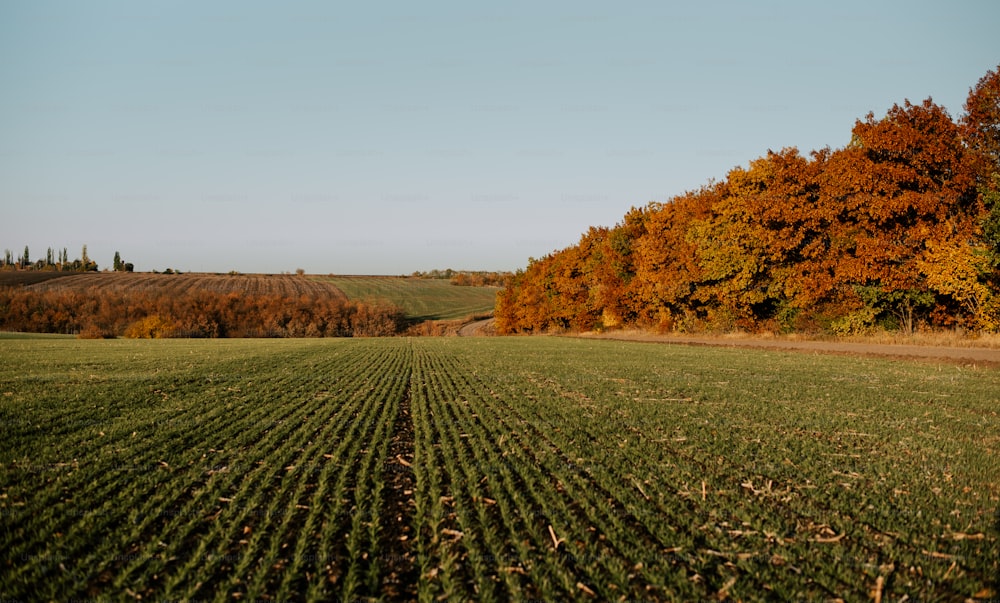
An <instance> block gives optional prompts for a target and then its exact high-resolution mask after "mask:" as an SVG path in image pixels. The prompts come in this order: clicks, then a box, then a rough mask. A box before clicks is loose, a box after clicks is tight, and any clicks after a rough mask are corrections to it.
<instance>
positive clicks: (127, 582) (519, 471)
mask: <svg viewBox="0 0 1000 603" xmlns="http://www.w3.org/2000/svg"><path fill="white" fill-rule="evenodd" d="M998 392H1000V371H998V370H995V369H974V368H968V367H960V366H953V365H933V364H930V363H915V362H904V361H892V360H882V359H871V358H854V357H845V356H826V355H806V354H795V353H780V352H764V351H750V350H739V349H722V348H707V347H686V346H675V345H651V344H641V343H628V342H614V341H587V340H580V339H563V338H546V337H534V338H414V339H405V338H391V339H325V340H211V341H205V340H199V341H196V340H146V341H135V340H112V341H90V340H68V339H37V340H18V339H0V435H2V440H3V442H4V443H3V446H2V447H0V463H2V470H0V551H2V553H0V555H2V557H0V599H2V600H32V601H34V600H49V599H52V600H69V599H73V598H77V599H86V598H95V599H105V598H107V599H112V600H124V599H134V598H136V597H142V598H143V599H146V600H155V601H166V600H214V601H238V600H243V601H248V600H262V599H265V598H273V599H274V600H283V601H289V600H355V599H366V598H383V599H388V600H392V599H411V598H418V599H420V600H422V601H432V600H469V599H479V600H507V599H514V600H525V599H539V600H567V599H584V600H585V599H594V600H685V601H687V600H707V599H713V598H715V599H726V598H731V599H734V600H739V599H742V600H758V599H768V600H773V599H778V600H828V599H835V598H844V599H846V600H871V599H877V598H881V600H883V601H889V600H893V601H896V600H901V599H902V598H903V597H904V595H906V596H908V598H909V600H921V601H923V600H964V599H966V598H969V597H980V598H987V597H996V596H997V592H998V591H997V585H996V584H995V583H994V582H992V581H993V580H995V577H996V576H997V575H998V571H1000V567H998V563H1000V561H998V560H1000V540H998V536H1000V534H998V525H997V522H998V521H1000V516H998V514H997V509H998V507H1000V417H998V415H997V412H998V407H997V395H998ZM876 595H877V596H876Z"/></svg>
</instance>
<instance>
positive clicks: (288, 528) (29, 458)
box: [0, 346, 408, 600]
mask: <svg viewBox="0 0 1000 603" xmlns="http://www.w3.org/2000/svg"><path fill="white" fill-rule="evenodd" d="M275 359H276V358H269V359H261V358H250V359H242V360H241V359H234V360H232V361H222V362H220V361H209V360H207V359H203V360H205V361H207V362H208V364H207V368H208V369H209V370H208V371H207V372H202V369H203V368H205V365H202V366H196V367H192V368H191V369H190V370H185V371H181V372H179V373H177V372H175V373H172V374H171V375H170V376H169V377H168V378H166V379H155V380H151V381H152V383H148V382H146V383H144V382H142V381H140V382H139V383H135V382H134V381H132V380H125V381H124V382H120V383H119V382H116V380H115V379H110V380H108V381H105V382H103V383H100V384H96V385H88V384H87V383H86V382H83V383H81V382H79V381H77V380H75V379H71V380H70V381H72V382H74V383H75V384H76V385H78V386H80V389H77V390H76V391H77V393H78V395H80V396H81V398H82V399H84V400H86V399H90V400H100V401H101V404H102V408H101V409H100V410H98V412H97V413H96V417H97V420H92V421H84V420H83V418H82V417H76V418H75V419H74V418H72V417H70V418H69V419H66V420H67V421H68V425H72V424H73V423H74V422H79V423H81V425H82V426H81V427H79V428H77V429H72V428H70V429H68V430H67V431H66V432H65V434H64V436H65V437H64V438H63V439H62V442H61V443H60V445H59V446H58V447H56V448H49V447H32V446H30V445H28V444H25V446H24V447H23V450H24V451H25V452H27V454H21V455H18V458H16V459H15V460H11V461H10V462H7V463H5V466H4V471H3V473H2V476H3V481H2V484H0V488H2V492H3V497H4V503H5V504H4V511H5V514H4V516H3V517H2V522H0V525H2V526H3V530H2V531H0V539H2V543H3V550H4V551H5V552H6V553H7V555H8V559H7V560H6V566H5V567H4V568H3V574H2V589H0V591H2V592H3V595H4V596H5V597H14V598H18V597H21V598H32V599H34V598H39V597H41V598H54V599H63V598H66V597H68V596H76V597H86V596H90V595H94V594H98V593H105V594H107V593H111V592H119V593H120V592H132V593H134V594H135V595H138V596H145V597H148V596H154V595H155V596H156V597H159V598H163V599H166V600H172V599H185V600H190V599H218V600H222V599H231V598H232V597H245V598H248V599H256V598H259V597H262V596H265V595H273V596H278V597H279V598H282V599H285V600H295V599H304V598H308V599H313V600H323V599H329V598H333V597H344V598H354V597H357V596H360V595H364V594H366V593H368V594H371V593H374V592H377V589H378V587H379V576H380V571H381V566H380V562H379V559H378V558H377V557H376V556H374V555H369V554H368V553H369V552H370V551H374V550H376V549H377V547H378V537H379V529H380V522H379V520H378V519H379V512H380V508H381V501H380V498H379V484H380V483H381V481H382V479H383V476H382V473H383V472H384V470H385V469H384V467H385V463H386V459H385V455H386V453H387V450H388V441H389V436H390V435H391V434H390V431H391V429H392V426H393V424H394V419H395V413H396V412H397V411H398V401H399V399H400V398H401V396H402V395H403V393H404V391H405V388H406V386H407V382H406V380H405V379H402V378H400V379H385V378H381V377H379V376H386V375H405V371H406V370H407V365H408V361H407V358H406V350H405V348H403V347H398V349H394V350H385V349H380V350H375V349H372V348H370V347H363V346H359V347H355V348H352V349H351V351H350V353H340V354H335V355H331V356H329V357H326V356H325V355H324V356H319V357H317V356H316V354H315V353H312V354H306V355H304V356H303V355H300V354H295V353H292V354H288V355H283V356H282V358H281V363H268V364H264V362H265V360H270V361H273V360H275ZM373 375H374V376H375V377H374V378H373V377H372V376H373ZM22 383H23V382H22ZM19 385H20V384H19ZM5 387H10V385H9V384H5ZM17 389H20V388H17ZM52 391H53V390H47V389H43V388H39V389H37V390H34V391H28V392H17V395H18V397H23V396H27V397H28V398H30V400H31V404H32V405H33V406H32V411H33V413H34V414H33V415H32V417H31V419H30V420H24V421H16V420H11V422H10V423H9V424H10V425H13V426H15V429H13V430H12V431H18V430H23V431H24V432H32V427H31V426H32V425H34V423H35V422H36V421H41V422H45V421H46V420H47V419H48V418H49V417H53V418H55V417H57V416H59V415H60V414H61V413H60V412H59V409H58V407H57V406H56V404H57V403H58V401H59V400H60V398H61V399H62V400H63V401H64V402H65V396H66V394H67V392H66V391H65V389H62V388H60V389H59V390H55V391H57V392H59V391H61V393H46V392H52ZM12 393H13V392H12ZM137 395H141V396H142V398H143V399H140V400H133V402H132V403H131V404H130V405H129V404H125V403H122V404H119V402H120V401H123V400H124V399H126V398H130V397H135V396H137ZM11 397H14V396H11ZM126 406H128V407H130V409H131V412H129V411H126V410H125V408H124V407H126ZM5 411H7V412H6V413H5V414H6V415H7V418H8V419H12V417H11V416H10V415H12V414H16V413H14V412H11V409H10V408H9V407H8V408H5ZM39 411H41V412H39ZM50 444H51V442H50ZM33 448H34V451H35V452H36V453H37V454H32V453H31V451H32V449H33Z"/></svg>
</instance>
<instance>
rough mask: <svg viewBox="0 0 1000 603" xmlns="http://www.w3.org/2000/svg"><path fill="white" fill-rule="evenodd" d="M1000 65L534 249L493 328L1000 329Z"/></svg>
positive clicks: (502, 300)
mask: <svg viewBox="0 0 1000 603" xmlns="http://www.w3.org/2000/svg"><path fill="white" fill-rule="evenodd" d="M998 73H1000V68H998V70H991V71H989V72H988V73H987V74H986V75H985V76H984V77H983V78H982V79H980V81H979V82H978V83H977V84H976V85H975V86H974V87H973V88H972V89H971V90H970V92H969V95H968V97H967V100H966V104H965V113H964V114H963V115H962V116H961V118H960V119H957V120H954V119H952V118H951V116H950V115H949V114H948V112H947V111H946V110H945V109H944V108H943V107H941V106H939V105H936V104H934V103H933V101H932V100H931V99H927V100H926V101H924V102H922V103H920V104H911V103H910V102H909V101H906V102H904V104H903V105H902V106H900V105H894V106H893V107H892V108H891V109H890V110H889V111H888V112H887V114H886V115H885V116H884V117H882V118H880V119H876V118H875V116H874V114H872V113H869V114H868V115H867V116H866V117H865V119H863V120H860V119H859V120H857V121H856V123H855V126H854V128H853V130H852V132H851V141H850V143H849V144H848V145H846V146H845V147H844V148H840V149H836V150H831V149H829V148H825V149H822V150H819V151H813V152H811V153H810V154H809V155H808V156H803V155H802V154H801V153H799V151H798V150H797V149H795V148H787V149H784V150H781V151H778V152H772V151H768V153H767V155H765V156H763V157H760V158H758V159H755V160H754V161H751V162H750V164H749V166H748V167H737V168H735V169H733V170H732V171H730V172H729V174H728V175H727V176H726V178H725V179H724V180H723V181H721V182H711V183H709V184H707V185H705V186H704V187H702V188H701V189H699V190H696V191H689V192H687V193H684V194H681V195H678V196H677V197H674V198H673V199H672V200H670V201H669V202H666V203H650V204H648V205H647V206H645V207H641V208H633V209H632V210H631V211H630V212H628V214H627V215H626V216H625V217H624V220H623V221H622V222H620V223H619V224H617V225H616V226H615V227H613V228H606V227H592V228H590V229H589V230H588V231H587V232H586V233H585V234H583V236H582V237H581V239H580V241H579V243H577V244H576V245H573V246H570V247H568V248H566V249H563V250H560V251H556V252H553V253H552V254H549V255H547V256H545V257H543V258H541V259H537V260H536V259H533V258H532V259H530V260H529V264H528V266H527V268H526V269H525V270H520V271H518V272H517V273H516V274H515V275H514V276H513V277H512V278H511V279H510V281H509V283H508V284H507V286H506V287H505V288H504V289H503V290H502V291H501V292H500V294H499V295H498V300H497V307H496V326H497V330H498V332H500V333H516V332H538V331H551V330H566V329H568V330H590V329H599V328H608V327H617V326H621V325H637V326H642V327H652V328H657V329H660V330H663V331H698V330H737V329H739V330H749V331H771V332H790V331H812V332H817V331H821V332H829V333H837V334H853V333H863V332H866V331H870V330H873V329H877V328H886V329H899V330H903V331H907V332H912V331H914V330H916V329H934V328H948V327H962V328H966V329H972V330H976V331H982V332H986V331H996V330H998V327H1000V75H998Z"/></svg>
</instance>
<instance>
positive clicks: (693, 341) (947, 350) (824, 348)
mask: <svg viewBox="0 0 1000 603" xmlns="http://www.w3.org/2000/svg"><path fill="white" fill-rule="evenodd" d="M581 337H586V338H594V339H618V340H625V341H647V342H651V343H673V344H683V345H711V346H723V347H743V348H759V349H769V350H790V351H802V352H813V353H816V354H852V355H859V356H887V357H891V358H903V359H911V360H927V361H943V362H949V363H958V364H977V365H989V366H1000V350H997V349H989V348H970V347H946V346H929V345H903V344H877V343H853V342H840V341H794V340H787V339H765V338H752V337H746V338H731V339H730V338H725V337H681V336H673V335H655V334H650V333H641V332H634V331H620V332H613V333H601V334H586V335H581Z"/></svg>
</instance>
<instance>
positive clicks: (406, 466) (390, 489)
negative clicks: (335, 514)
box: [379, 383, 419, 601]
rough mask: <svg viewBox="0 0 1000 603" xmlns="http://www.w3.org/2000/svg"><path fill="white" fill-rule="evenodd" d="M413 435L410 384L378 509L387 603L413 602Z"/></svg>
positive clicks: (395, 427) (396, 424) (394, 434)
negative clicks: (394, 602)
mask: <svg viewBox="0 0 1000 603" xmlns="http://www.w3.org/2000/svg"><path fill="white" fill-rule="evenodd" d="M413 456H414V431H413V416H412V415H411V413H410V384H409V383H407V385H406V391H405V392H404V393H403V398H402V400H400V405H399V412H398V414H397V415H396V420H395V422H394V424H393V428H392V442H390V443H389V455H388V457H387V458H386V463H385V468H384V469H385V471H384V476H385V485H384V488H385V493H386V494H385V503H384V504H383V506H382V512H381V517H380V518H379V522H380V526H381V528H382V529H381V537H380V542H379V550H380V551H381V554H380V555H379V557H380V559H379V561H380V563H381V565H382V567H383V578H382V593H381V595H382V597H383V599H385V600H389V601H408V600H414V599H416V598H417V581H418V580H417V579H418V577H419V576H418V573H417V560H416V552H415V550H414V545H415V543H414V535H415V531H414V526H413V524H414V510H415V505H416V500H415V498H414V493H415V492H416V487H417V482H416V477H415V476H414V474H413V466H412V464H413Z"/></svg>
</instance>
